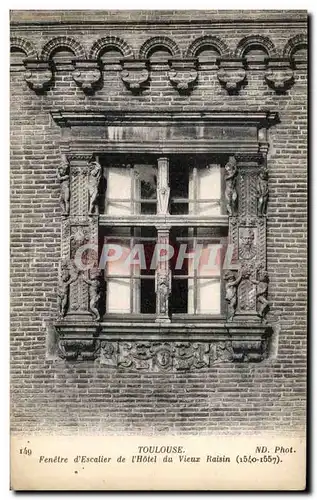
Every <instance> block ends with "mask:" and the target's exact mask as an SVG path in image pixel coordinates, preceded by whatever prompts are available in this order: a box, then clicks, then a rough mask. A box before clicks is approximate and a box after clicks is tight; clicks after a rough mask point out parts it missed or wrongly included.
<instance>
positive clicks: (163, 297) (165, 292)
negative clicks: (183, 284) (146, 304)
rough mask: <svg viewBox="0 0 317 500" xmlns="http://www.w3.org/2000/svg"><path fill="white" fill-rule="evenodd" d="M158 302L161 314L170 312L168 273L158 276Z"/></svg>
mask: <svg viewBox="0 0 317 500" xmlns="http://www.w3.org/2000/svg"><path fill="white" fill-rule="evenodd" d="M157 290H158V304H159V314H167V313H168V296H169V277H168V276H167V275H164V274H162V275H159V277H158V284H157Z"/></svg>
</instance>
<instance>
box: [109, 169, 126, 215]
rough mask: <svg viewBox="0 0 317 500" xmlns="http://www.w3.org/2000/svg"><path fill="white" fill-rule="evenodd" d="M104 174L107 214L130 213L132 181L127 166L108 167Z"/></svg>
mask: <svg viewBox="0 0 317 500" xmlns="http://www.w3.org/2000/svg"><path fill="white" fill-rule="evenodd" d="M105 175H106V182H107V186H106V210H105V213H106V214H107V215H131V214H132V182H131V169H130V168H129V167H110V168H107V169H105Z"/></svg>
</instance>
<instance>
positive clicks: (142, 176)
mask: <svg viewBox="0 0 317 500" xmlns="http://www.w3.org/2000/svg"><path fill="white" fill-rule="evenodd" d="M134 173H135V190H134V193H135V199H136V200H135V203H134V213H141V214H156V200H157V196H156V184H157V167H156V166H155V165H137V164H135V165H134ZM137 200H139V201H137Z"/></svg>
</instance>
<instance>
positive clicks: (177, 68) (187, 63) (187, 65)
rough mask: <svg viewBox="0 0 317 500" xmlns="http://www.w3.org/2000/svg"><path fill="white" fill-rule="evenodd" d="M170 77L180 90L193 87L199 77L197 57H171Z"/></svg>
mask: <svg viewBox="0 0 317 500" xmlns="http://www.w3.org/2000/svg"><path fill="white" fill-rule="evenodd" d="M169 65H170V68H171V69H170V71H169V74H168V76H169V79H170V81H171V83H172V84H173V85H174V86H175V87H176V88H177V90H178V91H179V92H182V91H188V90H190V89H192V88H193V86H194V84H195V82H196V81H197V78H198V72H197V59H171V60H170V61H169Z"/></svg>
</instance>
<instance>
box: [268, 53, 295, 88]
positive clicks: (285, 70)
mask: <svg viewBox="0 0 317 500" xmlns="http://www.w3.org/2000/svg"><path fill="white" fill-rule="evenodd" d="M266 68H267V69H266V72H265V80H266V82H267V84H268V85H269V86H270V87H271V88H272V89H274V90H275V91H276V92H285V91H286V90H287V89H289V88H290V87H291V86H292V85H293V83H294V72H293V69H292V67H291V61H290V59H288V58H270V59H267V61H266Z"/></svg>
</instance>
